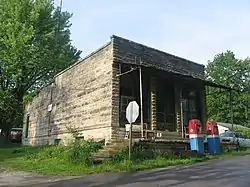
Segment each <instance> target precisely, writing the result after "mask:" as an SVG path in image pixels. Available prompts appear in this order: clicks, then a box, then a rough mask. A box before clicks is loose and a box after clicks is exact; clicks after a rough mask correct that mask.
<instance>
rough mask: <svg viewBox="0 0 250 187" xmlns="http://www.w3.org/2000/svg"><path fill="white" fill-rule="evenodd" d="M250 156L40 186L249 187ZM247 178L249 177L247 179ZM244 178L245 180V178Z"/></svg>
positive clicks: (92, 176) (87, 177)
mask: <svg viewBox="0 0 250 187" xmlns="http://www.w3.org/2000/svg"><path fill="white" fill-rule="evenodd" d="M249 160H250V156H244V157H234V158H230V159H223V160H222V159H221V160H217V161H209V162H206V163H200V164H194V165H190V166H183V167H176V168H172V169H158V170H154V171H143V172H137V173H105V174H94V175H90V176H86V177H82V178H78V179H74V180H68V181H61V182H55V183H50V184H43V185H41V186H40V185H38V186H40V187H42V186H43V187H44V186H51V187H52V186H53V187H59V186H60V187H63V186H74V187H78V186H79V187H80V186H86V187H87V186H92V187H112V186H126V187H128V186H135V187H136V186H144V187H145V186H166V185H167V186H169V187H177V186H186V187H188V186H189V185H190V186H193V187H196V186H197V187H198V186H205V185H204V184H210V185H209V186H218V185H221V186H235V185H236V186H237V187H241V186H246V185H247V184H249V182H250V179H249V178H250V166H249V165H250V164H249V163H250V161H249ZM246 175H248V177H246ZM242 176H244V177H245V178H244V180H243V178H242Z"/></svg>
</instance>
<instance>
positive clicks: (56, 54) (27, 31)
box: [0, 0, 81, 128]
mask: <svg viewBox="0 0 250 187" xmlns="http://www.w3.org/2000/svg"><path fill="white" fill-rule="evenodd" d="M0 9H1V11H0V91H1V92H2V94H6V93H8V95H10V96H11V98H13V100H12V102H10V103H9V100H8V99H2V98H1V102H3V103H4V104H3V105H0V107H1V112H4V111H5V112H7V113H8V114H10V116H12V117H11V119H10V120H11V123H10V124H11V125H14V124H16V123H20V118H19V117H18V116H20V115H21V113H22V109H23V106H22V101H23V97H24V95H25V94H27V93H28V92H33V91H35V90H37V88H41V87H42V86H44V85H45V84H47V83H48V82H50V81H51V80H52V79H53V77H54V76H55V74H56V73H58V72H59V71H61V70H62V69H64V68H66V67H68V66H70V65H71V64H72V63H74V62H75V61H76V60H78V59H79V57H80V53H81V51H78V50H77V49H76V48H75V47H74V46H72V44H71V40H70V30H69V29H70V26H71V24H70V21H69V19H70V18H71V16H72V14H70V13H68V12H62V11H61V9H60V7H55V6H54V4H53V1H52V0H1V1H0ZM5 102H7V103H5ZM9 104H11V107H9V108H8V110H3V108H2V107H3V106H7V105H9ZM7 113H6V114H2V115H6V116H8V115H7ZM18 118H19V120H17V119H18ZM6 124H8V125H10V124H9V123H7V122H6V121H5V122H4V121H1V124H0V128H3V127H4V125H6Z"/></svg>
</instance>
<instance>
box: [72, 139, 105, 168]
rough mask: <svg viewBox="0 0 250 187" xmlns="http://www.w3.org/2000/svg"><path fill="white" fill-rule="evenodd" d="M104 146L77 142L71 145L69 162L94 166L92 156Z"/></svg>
mask: <svg viewBox="0 0 250 187" xmlns="http://www.w3.org/2000/svg"><path fill="white" fill-rule="evenodd" d="M101 147H102V145H101V144H100V143H98V142H94V141H92V140H91V141H86V140H75V141H74V142H72V144H71V145H70V150H69V155H68V156H69V157H68V158H69V161H70V162H72V163H75V164H78V163H83V164H85V165H91V164H93V160H92V159H91V154H92V153H95V152H97V151H98V150H99V149H101Z"/></svg>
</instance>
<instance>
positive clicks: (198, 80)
mask: <svg viewBox="0 0 250 187" xmlns="http://www.w3.org/2000/svg"><path fill="white" fill-rule="evenodd" d="M141 66H143V67H146V68H154V69H158V70H162V71H165V72H168V73H170V74H172V75H173V76H178V77H182V78H185V79H187V80H190V81H196V82H199V83H203V84H204V85H205V86H210V87H214V88H222V89H226V90H233V88H230V87H228V86H225V85H222V84H217V83H214V82H212V81H209V80H206V79H205V78H204V79H201V78H199V77H197V76H193V75H192V74H187V73H179V72H175V71H172V70H171V69H167V68H162V67H160V66H157V67H156V66H152V65H150V64H146V63H142V64H141Z"/></svg>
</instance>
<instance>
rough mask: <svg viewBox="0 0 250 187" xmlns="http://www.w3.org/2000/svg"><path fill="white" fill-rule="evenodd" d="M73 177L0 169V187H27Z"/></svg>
mask: <svg viewBox="0 0 250 187" xmlns="http://www.w3.org/2000/svg"><path fill="white" fill-rule="evenodd" d="M73 178H75V177H58V176H57V177H54V176H42V175H38V174H32V173H28V172H10V171H6V170H4V169H0V187H3V186H13V187H14V186H27V185H32V184H40V183H51V182H56V181H61V180H67V179H73Z"/></svg>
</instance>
